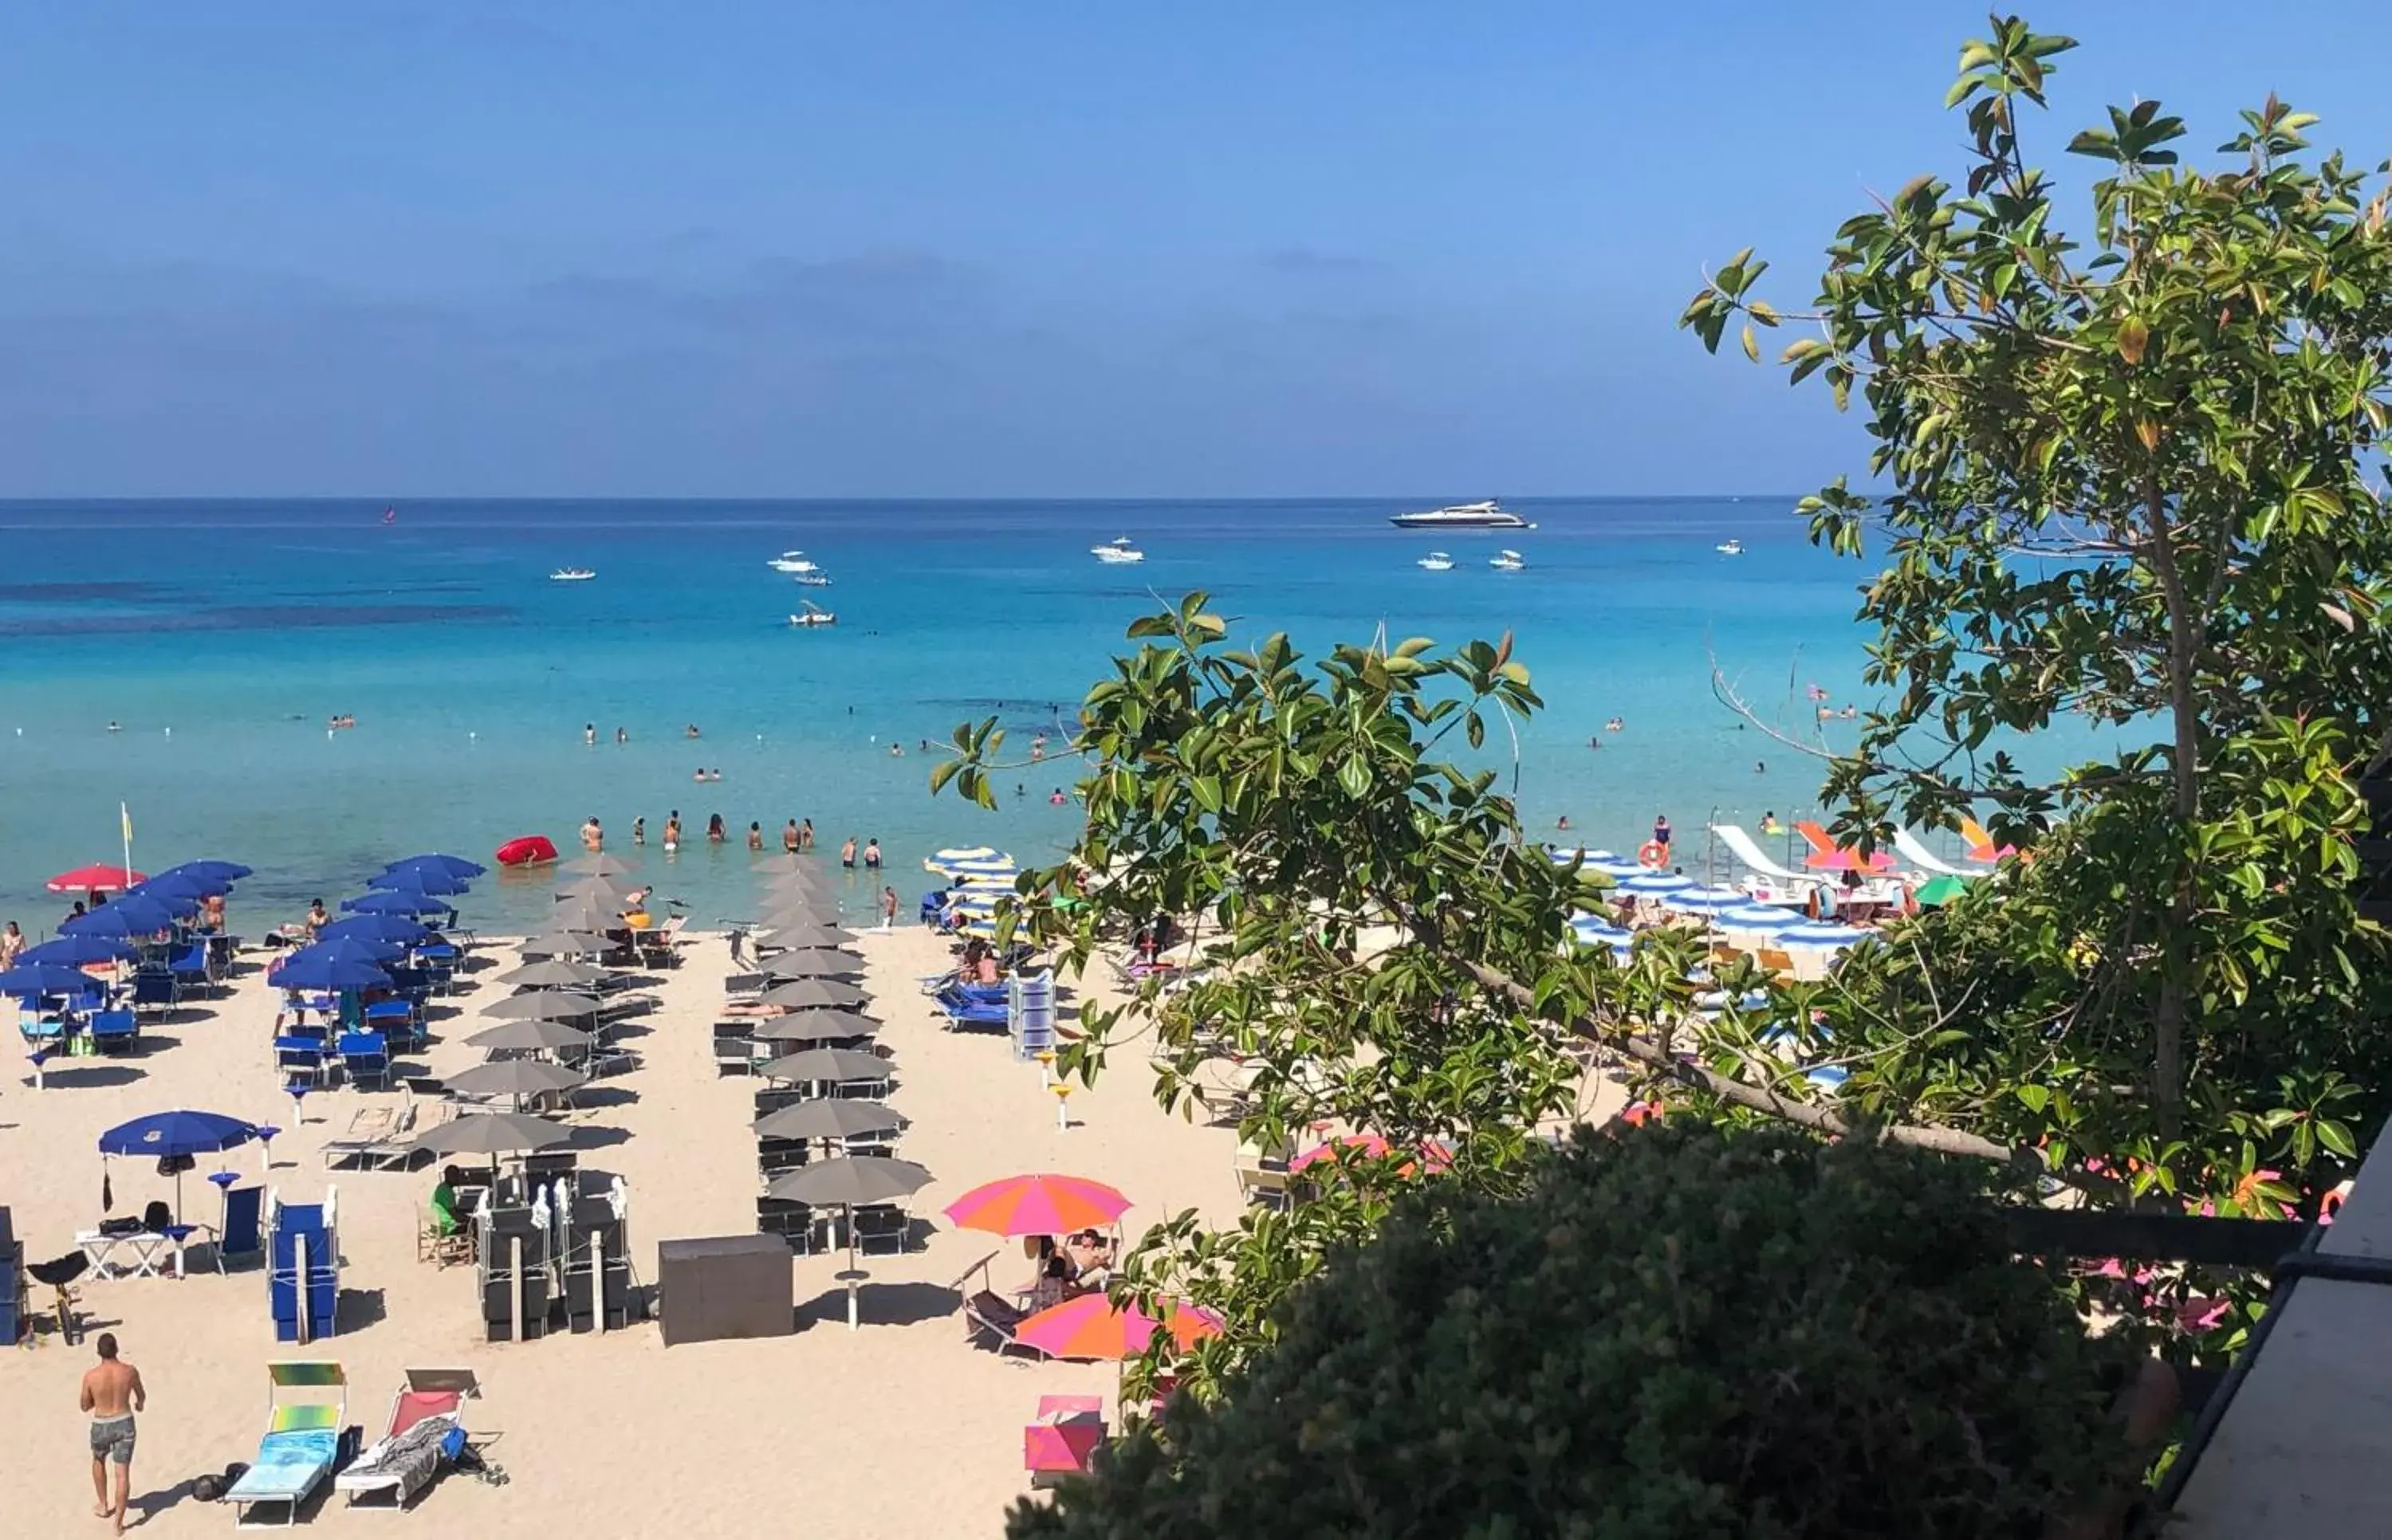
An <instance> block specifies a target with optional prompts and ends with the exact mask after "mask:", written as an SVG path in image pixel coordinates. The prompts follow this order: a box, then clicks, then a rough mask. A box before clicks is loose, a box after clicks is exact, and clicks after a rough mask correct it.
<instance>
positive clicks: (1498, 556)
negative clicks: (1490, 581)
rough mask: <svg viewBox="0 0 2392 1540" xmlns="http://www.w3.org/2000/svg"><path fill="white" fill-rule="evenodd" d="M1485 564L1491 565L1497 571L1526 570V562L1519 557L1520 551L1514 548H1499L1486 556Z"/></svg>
mask: <svg viewBox="0 0 2392 1540" xmlns="http://www.w3.org/2000/svg"><path fill="white" fill-rule="evenodd" d="M1487 564H1488V566H1490V567H1493V568H1494V569H1495V570H1496V571H1497V572H1526V571H1527V570H1528V563H1527V562H1525V561H1523V560H1522V559H1521V557H1520V553H1519V552H1518V551H1516V550H1499V551H1497V552H1496V553H1495V554H1494V555H1492V556H1489V557H1488V558H1487Z"/></svg>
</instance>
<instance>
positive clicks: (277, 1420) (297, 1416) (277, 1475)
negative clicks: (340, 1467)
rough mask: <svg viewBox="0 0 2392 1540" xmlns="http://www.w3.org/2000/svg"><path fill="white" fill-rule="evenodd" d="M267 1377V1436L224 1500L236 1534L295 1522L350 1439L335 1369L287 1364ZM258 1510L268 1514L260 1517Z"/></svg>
mask: <svg viewBox="0 0 2392 1540" xmlns="http://www.w3.org/2000/svg"><path fill="white" fill-rule="evenodd" d="M266 1374H267V1394H266V1406H267V1415H266V1436H265V1437H263V1438H261V1439H259V1440H258V1441H257V1458H256V1460H255V1461H254V1462H253V1463H252V1464H251V1465H250V1468H249V1469H247V1470H245V1471H242V1472H241V1480H239V1481H237V1482H234V1483H233V1485H232V1490H231V1491H229V1492H228V1493H226V1494H225V1501H226V1502H228V1503H230V1504H231V1505H232V1515H233V1527H235V1528H236V1529H266V1528H268V1527H272V1526H275V1525H278V1524H284V1525H287V1524H293V1523H296V1522H298V1520H299V1509H300V1508H301V1506H302V1505H304V1504H305V1502H306V1501H307V1499H308V1498H309V1497H310V1496H311V1495H314V1493H315V1491H316V1489H317V1488H318V1487H319V1486H321V1485H323V1484H324V1482H325V1481H326V1480H327V1479H328V1478H330V1477H331V1474H332V1468H333V1467H334V1466H335V1465H337V1464H339V1463H340V1456H341V1455H342V1452H343V1450H342V1445H343V1444H344V1443H346V1442H347V1441H348V1439H349V1430H348V1413H349V1380H348V1376H347V1375H346V1374H344V1373H343V1372H342V1369H341V1365H338V1364H334V1363H330V1362H327V1361H325V1360H322V1359H306V1360H293V1361H287V1362H284V1363H280V1364H268V1365H266ZM276 1505H280V1508H279V1509H277V1508H276ZM261 1507H263V1508H267V1510H268V1511H267V1513H266V1514H265V1515H264V1516H263V1517H261V1516H260V1514H259V1511H258V1510H259V1508H261Z"/></svg>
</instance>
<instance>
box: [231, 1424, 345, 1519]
mask: <svg viewBox="0 0 2392 1540" xmlns="http://www.w3.org/2000/svg"><path fill="white" fill-rule="evenodd" d="M340 1440H341V1435H340V1434H339V1433H338V1432H337V1431H336V1430H332V1429H330V1428H308V1429H304V1430H298V1431H294V1432H288V1433H268V1434H267V1435H266V1437H264V1438H263V1439H260V1440H259V1441H258V1444H257V1463H255V1464H254V1465H252V1466H251V1467H250V1468H249V1469H247V1470H244V1471H242V1472H241V1480H240V1481H238V1482H234V1483H233V1488H232V1490H231V1491H230V1492H228V1493H226V1494H225V1496H226V1498H227V1500H228V1501H231V1502H236V1503H274V1502H295V1501H297V1500H298V1499H300V1498H302V1497H305V1496H306V1495H307V1494H308V1493H310V1492H312V1491H314V1490H315V1487H316V1483H317V1482H320V1481H322V1480H323V1479H324V1473H325V1472H326V1471H328V1470H330V1469H332V1457H333V1456H334V1455H335V1454H337V1453H338V1452H339V1449H340Z"/></svg>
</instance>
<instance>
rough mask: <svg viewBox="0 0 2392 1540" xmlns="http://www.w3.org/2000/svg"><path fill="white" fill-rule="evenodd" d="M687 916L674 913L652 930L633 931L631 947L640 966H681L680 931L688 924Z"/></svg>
mask: <svg viewBox="0 0 2392 1540" xmlns="http://www.w3.org/2000/svg"><path fill="white" fill-rule="evenodd" d="M688 924H689V916H687V915H686V914H676V915H674V916H673V917H672V918H671V919H669V920H667V921H666V922H665V923H664V924H663V925H658V926H657V927H656V929H654V930H643V931H635V932H633V933H632V936H631V949H632V951H633V953H634V954H635V955H636V956H637V957H638V958H639V960H640V965H641V966H642V967H650V968H677V967H679V966H681V933H682V930H683V929H684V928H685V927H686V926H687V925H688Z"/></svg>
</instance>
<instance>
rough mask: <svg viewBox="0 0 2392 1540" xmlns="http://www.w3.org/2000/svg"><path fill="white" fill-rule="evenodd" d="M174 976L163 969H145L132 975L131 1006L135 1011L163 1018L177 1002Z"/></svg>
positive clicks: (178, 996)
mask: <svg viewBox="0 0 2392 1540" xmlns="http://www.w3.org/2000/svg"><path fill="white" fill-rule="evenodd" d="M180 993H181V991H180V990H177V989H176V984H175V976H174V974H173V973H171V972H170V971H168V970H167V969H164V968H155V967H145V968H140V969H136V971H135V973H134V975H133V1000H132V1005H133V1008H134V1009H135V1010H136V1011H142V1012H148V1013H150V1014H152V1015H156V1016H164V1015H165V1014H166V1013H167V1012H169V1011H172V1010H173V1009H174V1008H175V1006H176V1003H178V1002H179V999H180Z"/></svg>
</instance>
